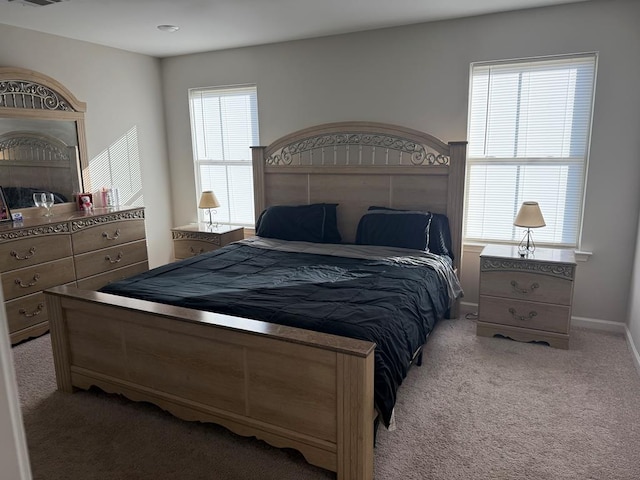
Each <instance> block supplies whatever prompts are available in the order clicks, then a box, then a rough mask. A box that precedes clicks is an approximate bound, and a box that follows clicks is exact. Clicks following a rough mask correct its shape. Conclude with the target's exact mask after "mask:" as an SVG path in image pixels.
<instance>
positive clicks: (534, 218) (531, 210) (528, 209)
mask: <svg viewBox="0 0 640 480" xmlns="http://www.w3.org/2000/svg"><path fill="white" fill-rule="evenodd" d="M513 224H514V225H515V226H516V227H524V228H539V227H544V226H545V225H546V223H544V217H543V216H542V212H541V211H540V206H539V205H538V202H523V203H522V206H521V207H520V211H519V212H518V215H517V216H516V219H515V220H514V221H513Z"/></svg>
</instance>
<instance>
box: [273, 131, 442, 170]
mask: <svg viewBox="0 0 640 480" xmlns="http://www.w3.org/2000/svg"><path fill="white" fill-rule="evenodd" d="M351 146H354V147H373V148H378V147H379V148H383V149H385V150H394V151H397V152H401V153H406V154H408V155H409V158H410V159H411V163H412V164H413V165H449V162H450V158H449V156H448V155H443V154H441V153H437V152H435V153H434V152H431V151H429V150H427V148H426V147H425V146H424V145H422V144H419V143H416V142H414V141H412V140H408V139H406V138H402V137H398V136H392V135H380V134H370V133H359V132H347V133H336V134H323V135H317V136H313V137H308V138H304V139H302V140H299V141H297V142H294V143H291V144H289V145H285V146H284V147H282V148H281V149H279V150H277V151H275V152H274V153H272V154H271V155H269V156H268V157H267V158H266V159H265V162H266V164H267V165H291V164H292V161H293V156H294V155H300V154H302V153H303V152H313V150H317V149H325V148H336V147H345V148H346V149H347V163H349V160H348V159H349V153H350V152H349V150H348V148H349V147H351ZM387 157H388V156H387ZM398 158H399V159H401V158H402V157H401V156H400V157H398Z"/></svg>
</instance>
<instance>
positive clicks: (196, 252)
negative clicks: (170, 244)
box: [189, 247, 204, 257]
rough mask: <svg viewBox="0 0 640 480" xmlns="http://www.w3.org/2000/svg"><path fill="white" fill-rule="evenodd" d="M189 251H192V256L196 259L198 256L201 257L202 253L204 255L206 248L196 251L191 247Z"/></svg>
mask: <svg viewBox="0 0 640 480" xmlns="http://www.w3.org/2000/svg"><path fill="white" fill-rule="evenodd" d="M189 250H190V251H191V255H193V256H194V257H195V256H196V255H200V254H201V253H204V248H201V249H200V250H197V251H196V250H194V249H193V247H189Z"/></svg>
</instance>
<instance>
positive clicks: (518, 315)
mask: <svg viewBox="0 0 640 480" xmlns="http://www.w3.org/2000/svg"><path fill="white" fill-rule="evenodd" d="M570 313H571V307H570V306H568V305H552V304H549V303H535V302H525V301H520V300H513V299H504V298H499V297H490V296H485V295H481V296H480V309H479V316H478V321H479V322H484V323H494V324H500V325H511V326H514V327H521V328H528V329H532V330H544V331H547V332H557V333H565V334H566V333H569V318H570Z"/></svg>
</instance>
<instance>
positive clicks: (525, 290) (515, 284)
mask: <svg viewBox="0 0 640 480" xmlns="http://www.w3.org/2000/svg"><path fill="white" fill-rule="evenodd" d="M511 286H512V287H513V291H514V292H516V293H521V294H522V295H528V294H530V293H533V292H534V291H535V289H536V288H540V285H539V284H538V283H536V282H534V283H532V284H531V287H529V288H520V286H519V285H518V282H516V281H515V280H511Z"/></svg>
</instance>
